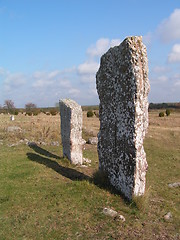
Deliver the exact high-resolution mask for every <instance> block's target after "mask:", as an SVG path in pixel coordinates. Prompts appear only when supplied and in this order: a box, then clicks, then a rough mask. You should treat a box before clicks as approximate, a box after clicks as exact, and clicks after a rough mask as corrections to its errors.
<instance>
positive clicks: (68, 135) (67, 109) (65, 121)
mask: <svg viewBox="0 0 180 240" xmlns="http://www.w3.org/2000/svg"><path fill="white" fill-rule="evenodd" d="M59 106H60V115H61V138H62V145H63V156H66V157H67V158H68V159H69V160H70V161H71V163H73V164H82V162H83V156H82V146H83V139H82V109H81V106H80V105H78V104H77V103H76V102H75V101H73V100H70V99H63V100H61V101H60V102H59Z"/></svg>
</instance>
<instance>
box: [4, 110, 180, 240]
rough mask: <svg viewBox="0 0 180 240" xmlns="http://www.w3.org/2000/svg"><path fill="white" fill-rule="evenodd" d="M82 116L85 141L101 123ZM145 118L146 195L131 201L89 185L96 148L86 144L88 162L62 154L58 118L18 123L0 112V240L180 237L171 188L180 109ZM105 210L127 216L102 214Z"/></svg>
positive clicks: (178, 152)
mask: <svg viewBox="0 0 180 240" xmlns="http://www.w3.org/2000/svg"><path fill="white" fill-rule="evenodd" d="M83 117H84V125H83V137H84V138H85V139H86V140H87V139H88V137H90V136H96V135H97V132H98V129H99V120H98V118H96V117H93V118H87V117H86V112H84V116H83ZM149 117H150V126H149V132H148V134H147V137H146V139H145V143H144V146H145V151H146V154H147V161H148V165H149V167H148V173H147V186H146V194H145V196H144V197H139V198H135V199H134V201H133V202H132V203H128V202H126V201H125V200H124V199H123V198H122V197H121V196H120V195H118V194H116V193H114V192H113V191H112V190H111V189H104V188H102V187H99V186H98V185H96V184H94V183H93V179H92V176H93V173H94V172H95V171H96V170H97V169H98V155H97V150H96V146H93V145H88V144H86V146H85V149H84V153H83V154H84V157H85V158H89V159H91V160H92V163H91V165H87V167H80V166H72V165H70V164H69V161H68V160H67V159H63V158H62V147H61V139H60V118H59V116H58V115H56V116H47V115H45V114H40V115H38V116H31V117H30V116H25V115H23V114H20V115H18V116H15V121H10V120H9V119H10V117H9V116H8V115H0V150H1V151H0V239H1V240H5V239H8V240H11V239H27V240H31V239H48V240H49V239H149V240H150V239H151V240H152V239H180V233H179V229H180V188H169V187H168V184H169V183H174V182H179V181H180V113H172V114H171V115H170V116H169V117H164V118H159V117H158V112H157V111H152V112H150V114H149ZM13 126H16V127H19V129H18V128H17V129H16V130H13V131H12V128H9V127H13ZM28 141H31V142H38V146H34V145H30V146H28V145H27V144H26V143H27V142H28ZM58 144H59V146H58ZM104 207H110V208H112V209H114V210H116V211H117V212H118V213H119V214H122V215H123V216H124V217H125V218H126V221H125V222H122V221H120V220H118V219H112V218H110V217H108V216H106V215H104V214H103V213H102V210H103V208H104ZM167 212H171V214H172V218H170V220H169V221H165V220H164V215H165V214H166V213H167Z"/></svg>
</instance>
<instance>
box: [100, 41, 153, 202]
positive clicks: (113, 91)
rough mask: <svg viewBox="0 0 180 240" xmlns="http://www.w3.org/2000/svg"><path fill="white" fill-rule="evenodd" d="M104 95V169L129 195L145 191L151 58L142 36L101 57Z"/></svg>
mask: <svg viewBox="0 0 180 240" xmlns="http://www.w3.org/2000/svg"><path fill="white" fill-rule="evenodd" d="M96 85H97V91H98V95H99V99H100V106H99V119H100V131H99V134H98V155H99V168H100V170H103V171H106V172H107V173H108V176H109V179H110V182H111V184H112V185H113V186H114V187H115V188H116V189H117V190H119V191H121V192H122V193H123V194H124V195H125V197H126V198H128V199H129V200H131V199H132V196H133V195H142V194H143V193H144V191H145V175H146V170H147V167H148V165H147V162H146V154H145V152H144V148H143V140H144V137H145V134H146V132H147V128H148V99H147V96H148V92H149V88H150V86H149V80H148V61H147V53H146V47H145V46H144V44H143V43H142V37H128V38H126V39H125V40H124V41H123V42H122V43H121V44H120V45H119V46H116V47H114V48H110V49H109V50H108V52H107V53H105V54H104V55H103V56H102V57H101V64H100V68H99V70H98V72H97V75H96Z"/></svg>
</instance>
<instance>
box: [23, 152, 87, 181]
mask: <svg viewBox="0 0 180 240" xmlns="http://www.w3.org/2000/svg"><path fill="white" fill-rule="evenodd" d="M27 157H28V159H30V160H31V161H34V162H37V163H40V164H43V165H45V166H46V167H48V168H51V169H53V170H54V171H55V172H57V173H59V174H60V175H62V176H64V177H66V178H69V179H71V180H73V181H75V180H79V181H82V180H87V181H90V180H91V178H90V177H89V176H87V175H85V174H84V173H81V172H79V171H77V170H76V169H73V168H68V167H64V166H61V165H60V164H59V163H57V162H56V161H53V160H51V159H49V158H46V157H42V156H40V155H38V154H36V153H27Z"/></svg>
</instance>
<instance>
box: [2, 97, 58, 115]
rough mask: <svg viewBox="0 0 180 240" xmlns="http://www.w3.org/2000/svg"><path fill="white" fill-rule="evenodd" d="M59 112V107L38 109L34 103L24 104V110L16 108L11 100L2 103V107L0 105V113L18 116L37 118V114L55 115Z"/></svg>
mask: <svg viewBox="0 0 180 240" xmlns="http://www.w3.org/2000/svg"><path fill="white" fill-rule="evenodd" d="M58 112H59V107H48V108H38V107H37V105H36V104H35V103H32V102H29V103H26V104H25V106H24V108H16V107H15V104H14V102H13V101H12V100H10V99H8V100H5V101H4V105H3V106H2V105H1V104H0V113H4V114H11V115H18V114H19V113H25V114H26V115H28V116H32V115H33V116H37V115H38V114H39V113H44V114H46V115H52V116H54V115H56V114H57V113H58Z"/></svg>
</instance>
